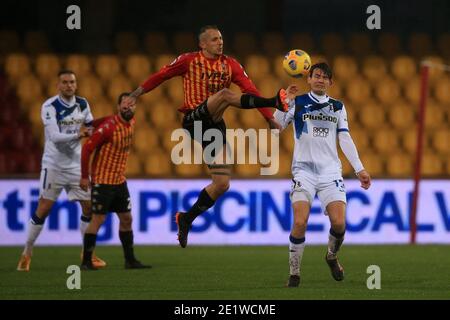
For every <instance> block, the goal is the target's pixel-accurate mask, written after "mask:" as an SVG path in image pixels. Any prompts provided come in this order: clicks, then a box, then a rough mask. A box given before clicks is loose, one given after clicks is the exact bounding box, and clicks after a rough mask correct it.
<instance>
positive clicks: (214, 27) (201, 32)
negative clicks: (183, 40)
mask: <svg viewBox="0 0 450 320" xmlns="http://www.w3.org/2000/svg"><path fill="white" fill-rule="evenodd" d="M210 29H213V30H219V28H218V27H217V26H216V25H215V24H208V25H206V26H203V27H201V28H200V31H199V32H198V39H199V40H200V36H201V35H202V34H203V33H204V32H205V31H206V30H210Z"/></svg>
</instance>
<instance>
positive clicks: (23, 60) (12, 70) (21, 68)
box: [5, 53, 30, 84]
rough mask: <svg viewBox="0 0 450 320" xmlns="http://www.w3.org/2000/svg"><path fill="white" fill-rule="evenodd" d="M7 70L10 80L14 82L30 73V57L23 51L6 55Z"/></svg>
mask: <svg viewBox="0 0 450 320" xmlns="http://www.w3.org/2000/svg"><path fill="white" fill-rule="evenodd" d="M5 71H6V75H7V76H8V80H9V82H10V83H12V84H16V83H17V81H18V80H19V79H20V78H22V77H24V76H27V75H29V73H30V59H29V58H28V56H26V55H25V54H23V53H13V54H10V55H8V56H7V57H6V61H5Z"/></svg>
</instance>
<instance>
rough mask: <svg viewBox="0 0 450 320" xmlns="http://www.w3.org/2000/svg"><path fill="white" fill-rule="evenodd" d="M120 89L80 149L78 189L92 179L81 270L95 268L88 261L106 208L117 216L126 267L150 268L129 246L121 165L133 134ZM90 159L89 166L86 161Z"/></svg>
mask: <svg viewBox="0 0 450 320" xmlns="http://www.w3.org/2000/svg"><path fill="white" fill-rule="evenodd" d="M127 95H129V93H128V92H124V93H122V94H121V95H120V96H119V99H118V102H117V114H115V115H113V116H110V117H107V118H105V119H103V121H102V123H101V124H100V125H99V126H98V128H97V129H96V130H95V132H94V133H93V134H92V136H91V137H90V139H89V140H88V141H87V142H86V143H85V144H84V145H83V149H82V151H81V179H80V187H81V189H83V190H85V191H87V190H88V189H89V186H90V185H91V183H92V190H91V200H92V220H91V222H90V223H89V225H88V227H87V229H86V233H85V234H84V239H83V246H84V250H83V261H82V263H81V269H82V270H97V268H96V267H95V266H94V264H93V263H92V252H93V251H94V248H95V244H96V241H97V233H98V230H99V229H100V227H101V225H102V224H103V223H104V222H105V220H106V215H107V214H108V212H111V211H112V212H116V213H117V215H118V216H119V220H120V225H119V238H120V242H121V243H122V247H123V253H124V257H125V268H126V269H144V268H150V267H151V266H147V265H144V264H142V263H141V262H140V261H139V260H137V259H136V257H135V255H134V248H133V229H132V216H131V200H130V194H129V192H128V187H127V181H126V178H125V168H126V164H127V160H128V155H129V154H130V149H131V145H132V140H133V134H134V125H135V120H134V111H135V107H136V106H135V105H128V104H125V103H124V101H123V98H124V97H126V96H127ZM94 151H96V152H95V155H94V157H93V160H92V170H90V166H89V161H90V159H91V155H92V154H93V153H94ZM89 176H90V177H91V180H90V179H89V178H90V177H89Z"/></svg>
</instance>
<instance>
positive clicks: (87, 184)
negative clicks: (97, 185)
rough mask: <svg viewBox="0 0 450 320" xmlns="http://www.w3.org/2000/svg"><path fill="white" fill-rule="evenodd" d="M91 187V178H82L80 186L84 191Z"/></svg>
mask: <svg viewBox="0 0 450 320" xmlns="http://www.w3.org/2000/svg"><path fill="white" fill-rule="evenodd" d="M90 187H91V182H90V181H89V179H85V178H81V179H80V188H81V189H82V190H84V191H88V190H89V188H90Z"/></svg>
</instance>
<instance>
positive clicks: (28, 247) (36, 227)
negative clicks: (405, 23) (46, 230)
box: [23, 218, 44, 256]
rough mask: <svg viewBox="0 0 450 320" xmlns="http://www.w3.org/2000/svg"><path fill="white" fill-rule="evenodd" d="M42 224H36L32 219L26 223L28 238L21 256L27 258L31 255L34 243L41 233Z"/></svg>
mask: <svg viewBox="0 0 450 320" xmlns="http://www.w3.org/2000/svg"><path fill="white" fill-rule="evenodd" d="M43 226H44V225H43V224H36V223H35V222H34V221H33V218H32V219H30V221H29V222H28V237H27V242H26V243H25V248H24V249H23V254H24V255H27V256H31V255H32V253H33V245H34V243H35V242H36V239H37V238H38V237H39V234H40V233H41V231H42V228H43Z"/></svg>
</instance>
